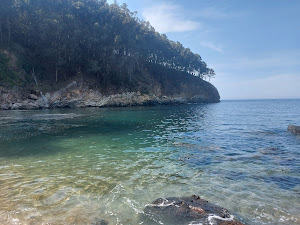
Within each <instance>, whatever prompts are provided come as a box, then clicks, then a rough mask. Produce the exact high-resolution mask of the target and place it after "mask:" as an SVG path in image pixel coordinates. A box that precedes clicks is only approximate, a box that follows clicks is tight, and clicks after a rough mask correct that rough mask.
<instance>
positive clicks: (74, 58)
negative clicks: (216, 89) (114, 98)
mask: <svg viewBox="0 0 300 225" xmlns="http://www.w3.org/2000/svg"><path fill="white" fill-rule="evenodd" d="M0 49H1V51H0V65H1V67H0V84H2V85H11V86H12V85H26V84H28V83H31V82H33V78H34V79H35V80H39V81H40V82H44V83H52V84H56V83H60V82H64V81H67V80H69V79H71V78H73V77H75V76H78V75H80V74H84V76H85V77H86V78H87V79H88V78H91V79H93V80H95V81H96V83H97V84H98V85H99V86H102V87H109V86H113V87H114V89H116V90H124V91H132V90H138V89H141V88H143V89H145V88H146V87H147V83H148V84H150V83H151V81H152V80H153V79H155V80H156V81H157V82H158V83H163V82H166V80H169V79H171V78H172V76H174V77H176V79H179V80H181V79H182V80H185V79H194V78H191V77H197V78H198V80H201V79H203V78H207V77H212V76H214V75H215V73H214V71H213V70H212V69H210V68H208V67H207V65H206V63H205V62H204V61H203V60H202V58H201V57H200V55H198V54H195V53H193V52H192V51H191V50H190V49H189V48H185V47H184V46H183V45H182V44H181V43H179V42H174V41H171V40H169V39H168V38H167V36H166V35H165V34H159V33H158V32H156V31H155V29H154V28H153V27H152V26H151V25H150V23H149V22H147V21H143V20H141V19H139V18H138V17H137V13H136V12H131V11H130V10H129V9H128V7H127V5H126V4H122V5H118V4H117V3H114V4H108V3H107V2H106V0H2V3H1V5H0ZM10 52H13V53H14V54H15V55H17V57H16V58H17V59H18V60H15V61H18V63H15V64H17V65H12V66H10V67H8V66H7V64H8V60H9V59H8V58H9V57H11V54H10ZM14 66H15V67H18V68H19V70H18V71H16V70H11V68H12V67H14ZM20 71H21V72H20ZM142 84H143V85H142Z"/></svg>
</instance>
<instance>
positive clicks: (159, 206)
mask: <svg viewBox="0 0 300 225" xmlns="http://www.w3.org/2000/svg"><path fill="white" fill-rule="evenodd" d="M143 217H144V218H143V220H146V221H147V223H146V224H158V223H159V224H173V225H176V224H180V225H184V224H203V225H208V224H211V225H243V224H242V223H241V222H239V221H237V220H236V219H235V218H234V216H232V215H231V214H229V212H228V210H226V209H224V208H222V207H220V206H217V205H214V204H212V203H210V202H208V201H206V200H204V199H201V198H200V197H199V196H196V195H193V196H191V197H183V198H176V197H171V198H159V199H157V200H155V201H154V202H153V203H152V204H150V205H148V206H146V208H145V209H144V213H143Z"/></svg>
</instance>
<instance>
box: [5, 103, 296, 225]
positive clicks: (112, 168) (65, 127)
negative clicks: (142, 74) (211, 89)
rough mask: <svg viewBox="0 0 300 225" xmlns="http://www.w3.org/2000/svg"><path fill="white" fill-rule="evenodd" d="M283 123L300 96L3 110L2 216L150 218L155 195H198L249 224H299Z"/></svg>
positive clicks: (99, 220)
mask: <svg viewBox="0 0 300 225" xmlns="http://www.w3.org/2000/svg"><path fill="white" fill-rule="evenodd" d="M289 124H294V125H300V100H299V99H290V100H235V101H229V100H228V101H225V100H224V101H221V102H220V103H215V104H187V105H170V106H145V107H123V108H121V107H120V108H80V109H44V110H35V111H22V110H20V111H0V224H98V225H105V224H124V225H125V224H147V222H146V221H144V220H143V218H144V217H143V214H144V208H145V207H146V206H149V205H151V203H152V202H153V201H154V200H156V199H158V198H168V197H183V196H191V195H199V196H200V197H201V198H203V199H206V200H208V201H209V202H211V203H214V204H217V205H219V206H222V207H224V208H226V209H228V210H229V212H230V213H231V214H232V215H234V216H235V218H236V219H238V220H239V221H241V222H243V223H245V224H258V225H262V224H272V225H279V224H280V225H281V224H282V225H283V224H286V225H296V224H298V225H299V224H300V136H297V135H295V134H292V133H291V132H289V131H288V130H287V127H288V125H289ZM152 222H153V223H154V224H155V223H157V224H163V223H162V222H161V221H152ZM151 224H152V223H151ZM193 224H196V223H193ZM208 224H209V223H208Z"/></svg>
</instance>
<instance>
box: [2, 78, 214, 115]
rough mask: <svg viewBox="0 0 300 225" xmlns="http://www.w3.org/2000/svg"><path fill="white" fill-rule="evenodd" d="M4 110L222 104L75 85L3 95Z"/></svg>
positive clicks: (210, 97)
mask: <svg viewBox="0 0 300 225" xmlns="http://www.w3.org/2000/svg"><path fill="white" fill-rule="evenodd" d="M2 92H3V93H2V94H1V95H0V110H37V109H49V108H50V109H51V108H87V107H128V106H148V105H177V104H187V103H218V102H220V100H219V95H218V94H217V90H216V93H215V92H211V93H210V92H209V93H208V92H205V91H201V90H200V91H199V94H197V95H191V94H186V93H179V94H173V95H171V94H169V95H167V94H162V93H161V92H158V93H149V94H142V93H141V92H140V91H136V92H125V93H119V94H111V95H105V94H102V93H101V92H100V91H99V90H95V89H91V88H89V86H88V85H86V84H84V83H80V82H76V81H73V82H72V83H70V84H69V85H67V86H66V87H64V88H61V89H60V90H58V91H54V92H52V93H49V92H47V93H45V94H43V93H42V91H39V90H35V91H31V92H29V93H28V92H24V91H18V90H10V91H6V92H5V91H2Z"/></svg>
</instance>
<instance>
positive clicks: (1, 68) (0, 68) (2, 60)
mask: <svg viewBox="0 0 300 225" xmlns="http://www.w3.org/2000/svg"><path fill="white" fill-rule="evenodd" d="M18 81H19V78H18V76H17V75H16V73H15V72H14V71H13V70H12V69H10V68H9V59H8V58H7V57H6V55H5V54H3V53H1V52H0V84H1V85H5V86H13V85H16V84H17V83H18Z"/></svg>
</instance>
